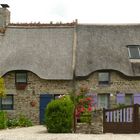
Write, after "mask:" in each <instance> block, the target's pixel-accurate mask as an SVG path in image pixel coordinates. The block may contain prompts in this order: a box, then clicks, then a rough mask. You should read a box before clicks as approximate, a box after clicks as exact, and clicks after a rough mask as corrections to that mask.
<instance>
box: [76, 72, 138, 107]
mask: <svg viewBox="0 0 140 140" xmlns="http://www.w3.org/2000/svg"><path fill="white" fill-rule="evenodd" d="M81 86H88V87H89V89H90V92H91V93H96V94H104V93H105V94H106V93H109V94H111V96H110V107H111V108H113V107H115V105H116V93H118V92H122V93H132V94H134V93H140V77H137V78H134V77H128V76H125V75H123V74H122V73H120V72H117V71H111V72H110V84H109V85H107V86H101V85H99V84H98V72H95V73H93V74H91V75H90V76H89V77H88V78H86V79H81V80H77V82H76V88H77V90H78V89H79V87H81Z"/></svg>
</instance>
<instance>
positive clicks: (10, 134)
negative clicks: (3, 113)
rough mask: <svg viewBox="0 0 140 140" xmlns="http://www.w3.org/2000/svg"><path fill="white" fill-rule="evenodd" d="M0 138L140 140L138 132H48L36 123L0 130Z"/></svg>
mask: <svg viewBox="0 0 140 140" xmlns="http://www.w3.org/2000/svg"><path fill="white" fill-rule="evenodd" d="M0 140H140V134H116V135H114V134H100V135H95V134H90V135H88V134H48V133H46V128H45V127H43V126H41V125H38V126H33V127H28V128H17V129H7V130H0Z"/></svg>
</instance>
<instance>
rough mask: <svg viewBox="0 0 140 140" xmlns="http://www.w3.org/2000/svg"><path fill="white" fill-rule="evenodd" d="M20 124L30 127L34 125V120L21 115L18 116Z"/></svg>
mask: <svg viewBox="0 0 140 140" xmlns="http://www.w3.org/2000/svg"><path fill="white" fill-rule="evenodd" d="M18 124H19V126H20V127H29V126H33V124H32V121H31V120H30V119H28V118H27V117H25V116H24V115H20V116H19V118H18Z"/></svg>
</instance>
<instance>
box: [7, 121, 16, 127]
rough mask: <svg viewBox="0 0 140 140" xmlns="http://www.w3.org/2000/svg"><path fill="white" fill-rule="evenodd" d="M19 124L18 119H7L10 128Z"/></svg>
mask: <svg viewBox="0 0 140 140" xmlns="http://www.w3.org/2000/svg"><path fill="white" fill-rule="evenodd" d="M17 126H19V121H18V119H8V121H7V127H8V128H13V127H17Z"/></svg>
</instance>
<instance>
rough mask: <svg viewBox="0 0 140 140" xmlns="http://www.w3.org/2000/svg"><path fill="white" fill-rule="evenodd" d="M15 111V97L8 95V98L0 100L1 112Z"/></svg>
mask: <svg viewBox="0 0 140 140" xmlns="http://www.w3.org/2000/svg"><path fill="white" fill-rule="evenodd" d="M12 109H13V95H6V97H3V98H0V110H12Z"/></svg>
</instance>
